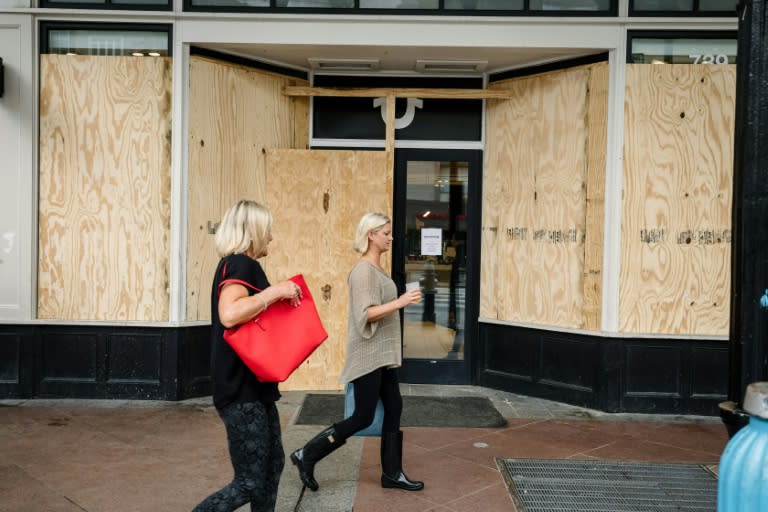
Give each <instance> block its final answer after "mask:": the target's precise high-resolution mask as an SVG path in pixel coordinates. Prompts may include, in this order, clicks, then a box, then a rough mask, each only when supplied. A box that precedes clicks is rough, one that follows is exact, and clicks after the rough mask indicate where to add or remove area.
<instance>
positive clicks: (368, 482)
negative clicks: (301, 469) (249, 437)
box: [0, 384, 728, 512]
mask: <svg viewBox="0 0 768 512" xmlns="http://www.w3.org/2000/svg"><path fill="white" fill-rule="evenodd" d="M402 391H403V394H414V395H448V396H473V395H475V396H476V395H480V396H488V397H489V398H490V399H491V400H492V401H493V403H494V405H495V406H496V407H497V409H498V410H499V412H500V413H501V414H502V415H503V416H504V417H505V418H506V419H507V421H508V425H507V426H506V427H503V428H497V429H471V428H426V427H409V428H404V429H403V430H404V432H405V446H404V468H405V470H406V472H407V473H408V475H409V476H411V477H412V478H415V479H419V480H424V482H425V489H424V491H422V492H405V491H399V490H391V489H382V488H381V486H380V484H379V477H380V474H381V469H380V466H379V440H378V438H358V437H354V438H352V439H350V440H348V442H347V444H346V445H345V446H344V447H342V448H340V449H339V450H337V451H336V452H334V453H333V454H331V456H329V457H328V458H327V459H324V460H323V461H321V462H320V463H319V464H318V465H317V467H316V470H315V476H316V478H317V480H318V482H319V484H320V490H319V491H318V492H316V493H313V492H310V491H306V492H305V493H304V494H303V496H302V498H301V500H299V497H300V495H301V484H300V482H299V479H298V476H297V472H296V469H295V467H294V466H293V465H292V464H291V463H290V461H289V460H286V467H285V471H284V472H283V475H282V478H281V481H280V491H279V498H278V507H277V510H278V511H279V512H288V511H293V510H302V511H311V512H326V511H327V512H331V511H332V512H345V511H352V510H353V509H354V510H355V511H356V512H361V511H362V512H379V511H384V510H387V511H390V510H398V511H403V512H410V511H414V512H416V511H431V512H459V511H462V512H464V511H467V510H483V511H505V510H506V511H514V507H513V505H512V501H511V499H510V497H509V494H508V492H507V489H506V487H505V486H504V482H503V480H502V478H501V475H500V473H499V471H498V469H497V468H496V464H495V458H496V457H501V458H522V457H531V458H596V459H613V460H641V461H660V462H661V461H664V462H697V463H702V464H707V465H711V466H714V467H715V468H714V469H716V464H717V463H718V460H719V457H720V453H721V452H722V450H723V449H724V447H725V444H726V443H727V441H728V438H727V434H726V431H725V428H724V426H723V425H722V422H721V421H720V418H719V417H675V416H649V415H612V414H605V413H600V412H596V411H592V410H589V409H582V408H578V407H571V406H567V405H563V404H558V403H554V402H548V401H546V400H538V399H531V398H528V397H522V396H518V395H513V394H510V393H504V392H499V391H495V390H490V389H486V388H480V387H475V386H427V385H407V384H404V385H403V386H402ZM303 398H304V393H302V392H284V393H283V399H282V400H281V401H280V402H279V410H280V415H281V419H282V423H283V443H284V446H285V450H286V453H290V452H291V451H293V450H294V449H295V448H297V447H299V446H301V445H302V444H303V443H304V442H306V440H308V439H309V438H311V437H312V436H314V435H315V434H316V433H317V432H319V431H320V429H321V428H323V427H325V426H326V425H317V426H306V425H295V424H294V420H295V418H296V416H297V414H298V411H299V408H300V406H301V403H302V400H303ZM231 477H232V469H231V466H230V463H229V457H228V454H227V449H226V434H225V431H224V427H223V425H222V423H221V421H220V420H219V418H218V416H217V415H216V412H215V410H214V409H213V407H212V405H211V402H210V398H201V399H193V400H186V401H182V402H154V401H150V402H144V401H124V400H109V401H91V400H30V401H14V400H5V401H0V512H11V511H13V512H19V511H34V512H37V511H52V512H59V511H62V512H83V511H87V512H145V511H168V512H175V511H189V510H191V509H192V508H193V507H194V506H195V504H197V503H198V502H199V501H200V500H202V499H203V498H204V497H205V496H207V495H208V494H209V493H210V492H212V491H214V490H216V489H218V488H219V487H221V486H223V485H225V484H226V483H227V482H228V481H229V480H230V479H231ZM241 510H248V507H247V506H246V507H243V508H242V509H241Z"/></svg>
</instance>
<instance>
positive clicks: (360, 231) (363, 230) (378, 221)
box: [352, 212, 392, 254]
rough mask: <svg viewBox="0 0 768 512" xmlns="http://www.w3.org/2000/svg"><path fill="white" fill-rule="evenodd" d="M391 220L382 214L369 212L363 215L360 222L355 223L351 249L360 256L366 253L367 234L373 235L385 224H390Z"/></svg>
mask: <svg viewBox="0 0 768 512" xmlns="http://www.w3.org/2000/svg"><path fill="white" fill-rule="evenodd" d="M391 223H392V219H390V218H389V217H387V216H386V215H384V214H383V213H378V212H371V213H366V214H365V215H363V218H362V219H360V222H358V223H357V232H356V233H355V242H354V244H353V245H352V248H353V249H354V250H355V251H357V252H359V253H360V254H365V253H366V252H368V233H370V232H371V231H373V232H374V233H375V232H376V231H378V230H380V229H381V228H382V227H383V226H384V225H385V224H391Z"/></svg>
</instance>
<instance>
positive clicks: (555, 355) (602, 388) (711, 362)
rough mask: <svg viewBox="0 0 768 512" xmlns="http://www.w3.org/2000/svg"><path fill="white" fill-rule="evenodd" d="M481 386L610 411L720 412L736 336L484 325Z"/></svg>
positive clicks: (480, 348) (480, 345) (479, 369)
mask: <svg viewBox="0 0 768 512" xmlns="http://www.w3.org/2000/svg"><path fill="white" fill-rule="evenodd" d="M479 330H480V336H479V343H478V353H479V355H478V357H477V358H476V359H475V360H476V362H477V363H476V364H477V382H476V384H477V385H480V386H486V387H490V388H494V389H501V390H504V391H509V392H512V393H519V394H522V395H527V396H535V397H539V398H546V399H549V400H554V401H558V402H564V403H569V404H573V405H578V406H582V407H588V408H591V409H597V410H602V411H606V412H629V413H652V414H681V415H693V414H695V415H705V416H717V415H718V414H719V410H718V404H719V403H720V402H722V401H723V400H726V398H727V393H728V343H727V342H726V341H716V340H715V341H713V340H695V339H686V340H679V339H658V338H653V339H646V338H608V337H601V336H590V335H585V334H572V333H563V332H555V331H547V330H540V329H531V328H524V327H516V326H508V325H501V324H490V323H481V324H480V329H479Z"/></svg>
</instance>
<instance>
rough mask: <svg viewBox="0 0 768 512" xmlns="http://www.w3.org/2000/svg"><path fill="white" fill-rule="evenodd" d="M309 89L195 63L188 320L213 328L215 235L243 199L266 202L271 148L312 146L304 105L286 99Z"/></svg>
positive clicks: (259, 73)
mask: <svg viewBox="0 0 768 512" xmlns="http://www.w3.org/2000/svg"><path fill="white" fill-rule="evenodd" d="M297 83H305V82H304V81H302V80H297V79H296V78H292V77H285V76H281V75H278V74H275V73H271V72H268V71H263V70H258V69H253V68H249V67H246V66H241V65H237V64H231V63H227V62H221V61H217V60H213V59H208V58H205V57H198V56H192V57H191V59H190V94H189V175H188V183H189V186H188V202H189V203H188V225H187V230H188V237H187V266H186V276H187V286H186V289H187V301H186V302H187V320H210V318H211V316H210V304H211V302H210V285H211V279H212V276H213V272H214V270H215V268H216V264H217V263H218V260H219V257H218V255H217V254H216V251H215V249H214V245H213V234H212V231H213V230H214V227H215V225H216V223H217V222H218V221H219V220H220V219H221V216H222V215H223V214H224V211H225V210H226V209H227V208H228V207H229V206H230V205H232V204H234V203H235V202H236V201H238V200H240V199H244V198H247V199H252V200H255V201H260V202H267V196H266V193H265V179H266V178H265V169H264V151H265V150H266V148H304V147H306V146H307V143H308V133H309V132H308V123H309V121H308V117H309V105H308V100H307V99H306V98H289V97H286V96H285V95H283V94H282V89H283V87H284V86H286V85H289V84H290V85H294V84H297Z"/></svg>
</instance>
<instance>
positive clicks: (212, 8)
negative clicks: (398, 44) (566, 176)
mask: <svg viewBox="0 0 768 512" xmlns="http://www.w3.org/2000/svg"><path fill="white" fill-rule="evenodd" d="M192 2H193V0H184V4H183V7H182V9H183V11H185V12H259V13H280V14H290V13H302V14H370V15H377V16H381V15H392V16H424V15H430V16H504V17H530V16H542V17H564V18H565V17H567V18H571V17H573V18H584V17H616V16H618V12H619V0H609V4H610V6H609V8H608V9H607V10H605V11H583V10H571V11H567V10H562V11H543V10H536V11H533V10H531V9H530V0H523V9H521V10H505V9H494V10H477V9H445V8H444V5H445V1H444V0H439V4H438V7H437V8H436V9H395V8H390V9H386V8H381V9H365V8H360V0H354V7H336V8H331V7H277V5H276V4H277V0H269V6H268V7H253V6H245V5H244V6H232V5H226V6H216V5H192Z"/></svg>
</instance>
